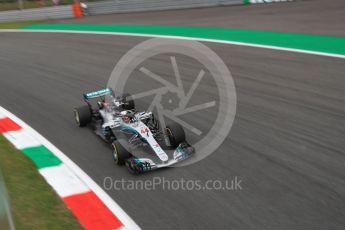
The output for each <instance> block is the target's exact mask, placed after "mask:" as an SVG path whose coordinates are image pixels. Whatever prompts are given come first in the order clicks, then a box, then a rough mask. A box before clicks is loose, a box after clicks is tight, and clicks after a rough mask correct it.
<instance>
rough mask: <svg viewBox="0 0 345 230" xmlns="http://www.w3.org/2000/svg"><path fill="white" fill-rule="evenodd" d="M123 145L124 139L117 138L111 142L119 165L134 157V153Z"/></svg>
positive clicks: (114, 156) (115, 160) (114, 157)
mask: <svg viewBox="0 0 345 230" xmlns="http://www.w3.org/2000/svg"><path fill="white" fill-rule="evenodd" d="M123 145H124V141H123V140H115V141H114V142H113V143H112V144H111V146H112V149H113V159H114V162H115V163H116V164H117V165H123V164H125V162H126V160H127V159H128V158H130V157H132V155H131V154H130V153H129V152H128V151H127V149H126V148H125V147H124V146H123Z"/></svg>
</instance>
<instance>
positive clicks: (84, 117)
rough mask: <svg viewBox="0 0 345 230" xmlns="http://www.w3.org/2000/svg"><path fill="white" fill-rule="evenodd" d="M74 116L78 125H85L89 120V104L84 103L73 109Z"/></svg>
mask: <svg viewBox="0 0 345 230" xmlns="http://www.w3.org/2000/svg"><path fill="white" fill-rule="evenodd" d="M74 118H75V121H76V123H77V125H78V126H79V127H83V126H86V125H87V124H88V123H89V122H91V119H92V115H91V111H90V108H89V106H87V105H84V106H81V107H79V108H75V109H74Z"/></svg>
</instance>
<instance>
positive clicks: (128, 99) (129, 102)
mask: <svg viewBox="0 0 345 230" xmlns="http://www.w3.org/2000/svg"><path fill="white" fill-rule="evenodd" d="M122 97H123V102H124V103H125V105H123V108H124V109H126V110H134V109H135V103H134V100H133V98H132V95H130V94H129V93H125V94H123V95H122Z"/></svg>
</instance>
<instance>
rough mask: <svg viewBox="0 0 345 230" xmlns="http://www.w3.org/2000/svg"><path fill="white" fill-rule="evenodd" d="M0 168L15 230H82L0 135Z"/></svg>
mask: <svg viewBox="0 0 345 230" xmlns="http://www.w3.org/2000/svg"><path fill="white" fill-rule="evenodd" d="M0 168H1V170H2V173H3V176H4V180H5V183H6V186H7V190H8V194H9V197H10V203H11V208H12V212H13V218H14V222H15V225H16V229H17V230H21V229H25V230H27V229H49V230H50V229H54V230H58V229H61V230H64V229H82V227H81V226H80V225H79V223H78V221H77V220H76V219H75V217H74V216H73V214H72V213H71V212H70V211H69V210H68V209H67V208H66V206H65V205H64V203H63V202H62V200H61V199H60V198H59V197H58V195H57V194H56V193H55V191H54V190H53V189H52V188H51V187H50V186H49V185H48V184H47V183H46V181H45V180H44V179H43V177H42V176H41V175H40V174H39V173H38V170H37V169H36V167H35V166H34V164H33V163H32V162H31V161H30V160H29V159H28V158H27V157H26V156H25V155H24V154H22V153H21V152H20V151H18V150H16V149H15V148H13V146H12V145H11V144H10V143H9V142H7V140H6V139H5V138H4V137H3V136H2V135H0Z"/></svg>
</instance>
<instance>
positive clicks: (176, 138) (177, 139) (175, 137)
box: [166, 122, 186, 148]
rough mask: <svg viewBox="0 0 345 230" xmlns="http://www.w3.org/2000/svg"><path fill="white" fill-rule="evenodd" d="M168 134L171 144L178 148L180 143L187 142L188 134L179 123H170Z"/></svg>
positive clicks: (167, 128)
mask: <svg viewBox="0 0 345 230" xmlns="http://www.w3.org/2000/svg"><path fill="white" fill-rule="evenodd" d="M166 133H167V135H168V138H169V141H170V144H171V146H172V147H174V148H176V147H177V146H178V145H179V144H180V143H182V142H185V141H186V134H185V132H184V130H183V128H182V126H181V125H180V124H178V123H175V122H174V123H170V124H168V125H167V126H166Z"/></svg>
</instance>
